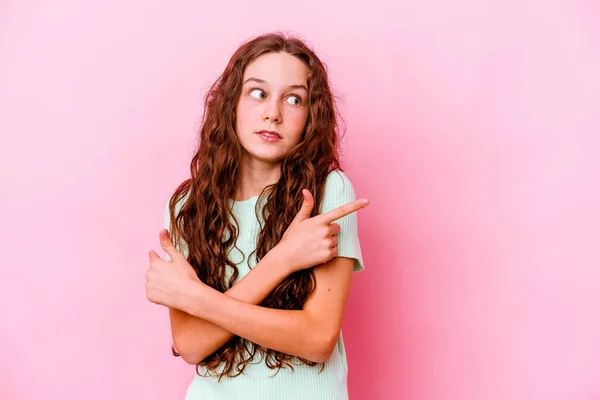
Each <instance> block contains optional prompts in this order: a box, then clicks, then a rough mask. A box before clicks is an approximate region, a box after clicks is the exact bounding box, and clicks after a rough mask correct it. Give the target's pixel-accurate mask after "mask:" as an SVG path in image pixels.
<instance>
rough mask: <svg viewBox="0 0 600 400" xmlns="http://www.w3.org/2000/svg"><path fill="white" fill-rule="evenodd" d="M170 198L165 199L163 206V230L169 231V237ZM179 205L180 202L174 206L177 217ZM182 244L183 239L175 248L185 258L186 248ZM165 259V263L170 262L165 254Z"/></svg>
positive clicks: (169, 258)
mask: <svg viewBox="0 0 600 400" xmlns="http://www.w3.org/2000/svg"><path fill="white" fill-rule="evenodd" d="M171 197H172V196H169V198H168V199H167V203H166V204H165V211H164V228H165V229H166V230H168V231H169V235H170V234H171V216H170V214H169V202H170V201H171ZM186 197H187V196H186ZM181 205H182V202H181V201H180V202H179V203H177V205H176V206H175V213H176V215H177V213H179V210H180V209H181ZM182 242H183V239H180V242H179V244H178V245H175V248H176V249H177V250H179V251H180V252H181V253H182V254H183V255H184V256H185V257H186V258H187V251H188V248H187V245H186V244H185V243H184V242H183V243H182ZM165 257H166V259H167V261H171V257H170V256H169V255H168V254H166V253H165Z"/></svg>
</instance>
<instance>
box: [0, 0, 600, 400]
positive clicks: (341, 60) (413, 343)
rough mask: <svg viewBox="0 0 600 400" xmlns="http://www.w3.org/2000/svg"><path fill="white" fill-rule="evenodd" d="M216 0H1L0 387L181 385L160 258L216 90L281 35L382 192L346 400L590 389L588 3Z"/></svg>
mask: <svg viewBox="0 0 600 400" xmlns="http://www.w3.org/2000/svg"><path fill="white" fill-rule="evenodd" d="M201 3H204V2H191V1H190V2H176V3H173V4H172V5H168V4H167V2H164V1H163V2H159V1H139V0H138V1H129V2H123V3H121V2H118V3H117V2H101V1H96V2H91V1H88V2H79V1H62V2H47V1H28V2H17V1H14V0H13V1H10V0H9V1H7V0H4V1H3V2H2V3H0V132H1V133H2V136H1V137H2V145H1V146H0V149H1V150H0V151H1V152H2V154H1V157H0V177H1V179H2V182H1V186H0V187H1V188H2V195H1V196H0V206H1V211H2V220H3V225H4V227H3V233H2V243H3V254H4V258H3V261H2V263H0V265H1V267H0V268H2V275H1V276H2V279H1V282H2V283H1V288H0V289H1V290H0V304H2V317H1V318H2V319H1V321H2V326H1V329H0V343H1V345H0V346H1V348H0V377H1V378H0V398H2V399H84V398H85V399H88V400H92V399H106V398H114V399H182V398H183V395H184V392H185V389H186V387H187V384H188V383H189V381H190V380H191V379H192V376H193V374H194V370H193V367H191V366H189V365H187V364H185V363H184V362H183V361H182V360H181V359H179V358H174V357H173V356H171V355H170V344H171V339H170V330H169V324H168V314H167V310H166V309H165V308H163V307H159V306H156V305H154V304H152V303H150V302H148V301H147V300H146V298H145V289H144V282H145V277H144V274H145V271H146V269H147V267H148V251H149V250H150V249H154V250H157V251H159V253H160V254H163V253H162V250H161V249H160V246H159V243H158V232H159V230H160V229H161V228H162V224H163V206H164V202H165V200H166V198H167V196H168V195H169V194H170V193H172V191H173V190H174V189H175V187H176V186H177V184H178V183H179V182H181V181H182V180H183V179H185V178H186V177H187V176H188V174H189V169H188V164H189V161H190V158H191V156H192V149H193V145H194V142H195V135H196V129H197V128H198V124H199V121H200V117H201V111H202V100H203V95H204V93H205V91H206V89H207V88H208V86H209V85H210V84H211V83H212V82H213V81H214V79H216V78H217V76H218V75H219V74H220V73H221V71H222V70H223V68H224V67H225V64H226V62H227V61H228V59H229V57H230V56H231V54H232V52H233V51H234V50H235V48H236V47H237V46H238V45H239V44H240V43H241V42H242V41H243V40H245V39H246V38H248V37H250V36H254V35H256V34H259V33H262V32H267V31H271V30H274V29H283V30H286V31H289V32H291V33H299V34H302V35H304V37H305V38H306V39H307V41H308V42H309V43H310V44H311V45H312V46H314V47H315V48H316V50H317V52H318V54H319V55H320V56H321V57H322V58H323V60H324V61H325V62H326V63H327V64H328V66H329V70H330V72H331V80H332V84H333V86H334V88H335V89H336V92H337V94H338V95H340V96H342V97H343V102H342V103H341V104H340V108H341V110H342V112H343V114H344V115H345V116H346V124H347V134H346V138H345V140H344V143H343V149H344V155H345V158H344V160H345V162H346V167H347V170H346V171H347V174H348V176H349V177H350V178H351V180H352V182H353V184H354V187H355V190H356V192H357V195H358V196H360V197H368V198H369V199H370V200H371V205H370V206H369V207H368V208H367V209H365V210H362V211H360V214H359V227H360V236H361V242H362V244H363V253H364V258H365V264H366V270H365V271H364V272H363V273H360V274H357V275H355V280H354V283H353V287H352V292H351V297H350V300H349V305H348V309H347V310H348V311H347V314H346V318H345V321H344V335H345V340H346V346H347V350H348V358H349V364H350V372H349V388H350V394H351V398H352V399H406V400H438V399H439V400H470V399H473V400H481V399H483V400H507V399H510V400H521V399H522V400H532V399H535V400H537V399H540V400H542V399H544V400H546V399H564V400H592V399H600V319H599V316H598V315H599V311H598V310H599V309H600V284H599V280H600V256H599V253H598V251H599V247H600V246H599V242H600V239H599V237H600V235H599V228H598V226H599V223H600V213H599V211H598V204H599V203H600V190H599V186H600V176H599V175H600V173H599V169H600V168H599V167H598V157H599V156H600V150H599V146H600V139H599V134H600V132H599V130H600V116H599V115H600V94H599V93H600V77H599V75H600V73H599V71H600V28H599V25H598V21H599V20H600V13H599V10H600V7H599V6H598V3H596V2H593V1H589V0H588V1H562V2H557V1H533V0H525V1H523V0H519V1H516V0H514V1H497V2H494V4H491V2H482V1H480V0H457V1H445V0H434V1H427V2H423V1H420V0H408V1H392V0H390V1H387V2H383V1H369V2H367V3H368V6H366V5H365V3H364V2H362V1H350V2H348V1H345V2H343V3H342V2H340V3H337V4H336V3H334V2H327V1H309V2H281V1H277V2H275V1H270V2H258V3H257V2H246V1H238V2H235V3H232V2H231V1H229V2H215V3H214V4H211V5H206V4H204V5H201ZM175 4H177V5H175Z"/></svg>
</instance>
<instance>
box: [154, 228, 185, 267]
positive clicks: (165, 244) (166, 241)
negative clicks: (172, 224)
mask: <svg viewBox="0 0 600 400" xmlns="http://www.w3.org/2000/svg"><path fill="white" fill-rule="evenodd" d="M158 239H159V240H160V245H161V247H162V248H163V250H164V251H165V252H166V253H167V254H168V255H169V257H171V260H174V259H175V258H176V257H179V255H180V254H181V253H180V252H179V250H177V249H176V248H175V246H174V245H173V242H172V241H171V236H170V235H169V231H168V230H166V229H162V230H161V231H160V234H159V235H158Z"/></svg>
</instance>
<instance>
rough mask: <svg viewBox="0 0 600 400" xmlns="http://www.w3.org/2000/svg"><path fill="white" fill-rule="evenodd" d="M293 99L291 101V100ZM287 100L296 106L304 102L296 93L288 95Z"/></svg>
mask: <svg viewBox="0 0 600 400" xmlns="http://www.w3.org/2000/svg"><path fill="white" fill-rule="evenodd" d="M290 99H292V101H291V102H290V101H289V100H290ZM286 101H287V102H288V103H290V104H292V105H294V106H299V105H300V104H302V98H300V96H296V95H294V94H293V95H291V96H290V97H288V98H287V99H286Z"/></svg>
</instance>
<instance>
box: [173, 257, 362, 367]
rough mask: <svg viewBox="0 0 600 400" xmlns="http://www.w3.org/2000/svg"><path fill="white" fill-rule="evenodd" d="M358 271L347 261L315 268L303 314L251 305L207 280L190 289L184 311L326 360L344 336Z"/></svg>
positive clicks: (282, 348)
mask: <svg viewBox="0 0 600 400" xmlns="http://www.w3.org/2000/svg"><path fill="white" fill-rule="evenodd" d="M353 267H354V259H352V258H347V257H334V258H332V259H331V260H330V261H328V262H327V263H325V264H322V265H320V266H318V267H314V274H315V280H316V288H315V291H314V292H313V294H312V295H311V296H310V297H309V299H308V300H307V301H306V303H305V304H304V307H303V309H302V310H278V309H273V308H267V307H261V306H258V305H254V304H249V303H246V302H243V301H240V300H237V299H235V298H232V297H229V296H227V295H224V294H223V293H221V292H219V291H217V290H215V289H213V288H211V287H209V286H207V285H205V284H204V283H202V282H197V283H195V284H194V285H192V286H190V289H189V290H187V291H186V294H185V298H184V299H183V301H182V304H183V306H182V307H178V308H180V309H181V310H182V311H185V312H187V313H188V314H191V315H194V316H196V317H198V318H202V319H205V320H207V321H210V322H212V323H213V324H216V325H218V326H220V327H222V328H223V329H226V330H228V331H229V332H231V333H234V334H235V335H238V336H241V337H243V338H245V339H247V340H249V341H251V342H254V343H257V344H259V345H261V346H264V347H266V348H269V349H273V350H277V351H281V352H283V353H286V354H291V355H294V356H297V357H301V358H305V359H308V360H311V361H315V362H323V361H326V360H327V359H328V358H329V356H330V355H331V353H332V351H333V349H334V348H335V345H336V342H337V339H338V337H339V333H340V329H341V326H342V319H343V316H344V310H345V308H346V301H347V298H348V293H349V291H350V284H351V281H352V273H353Z"/></svg>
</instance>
